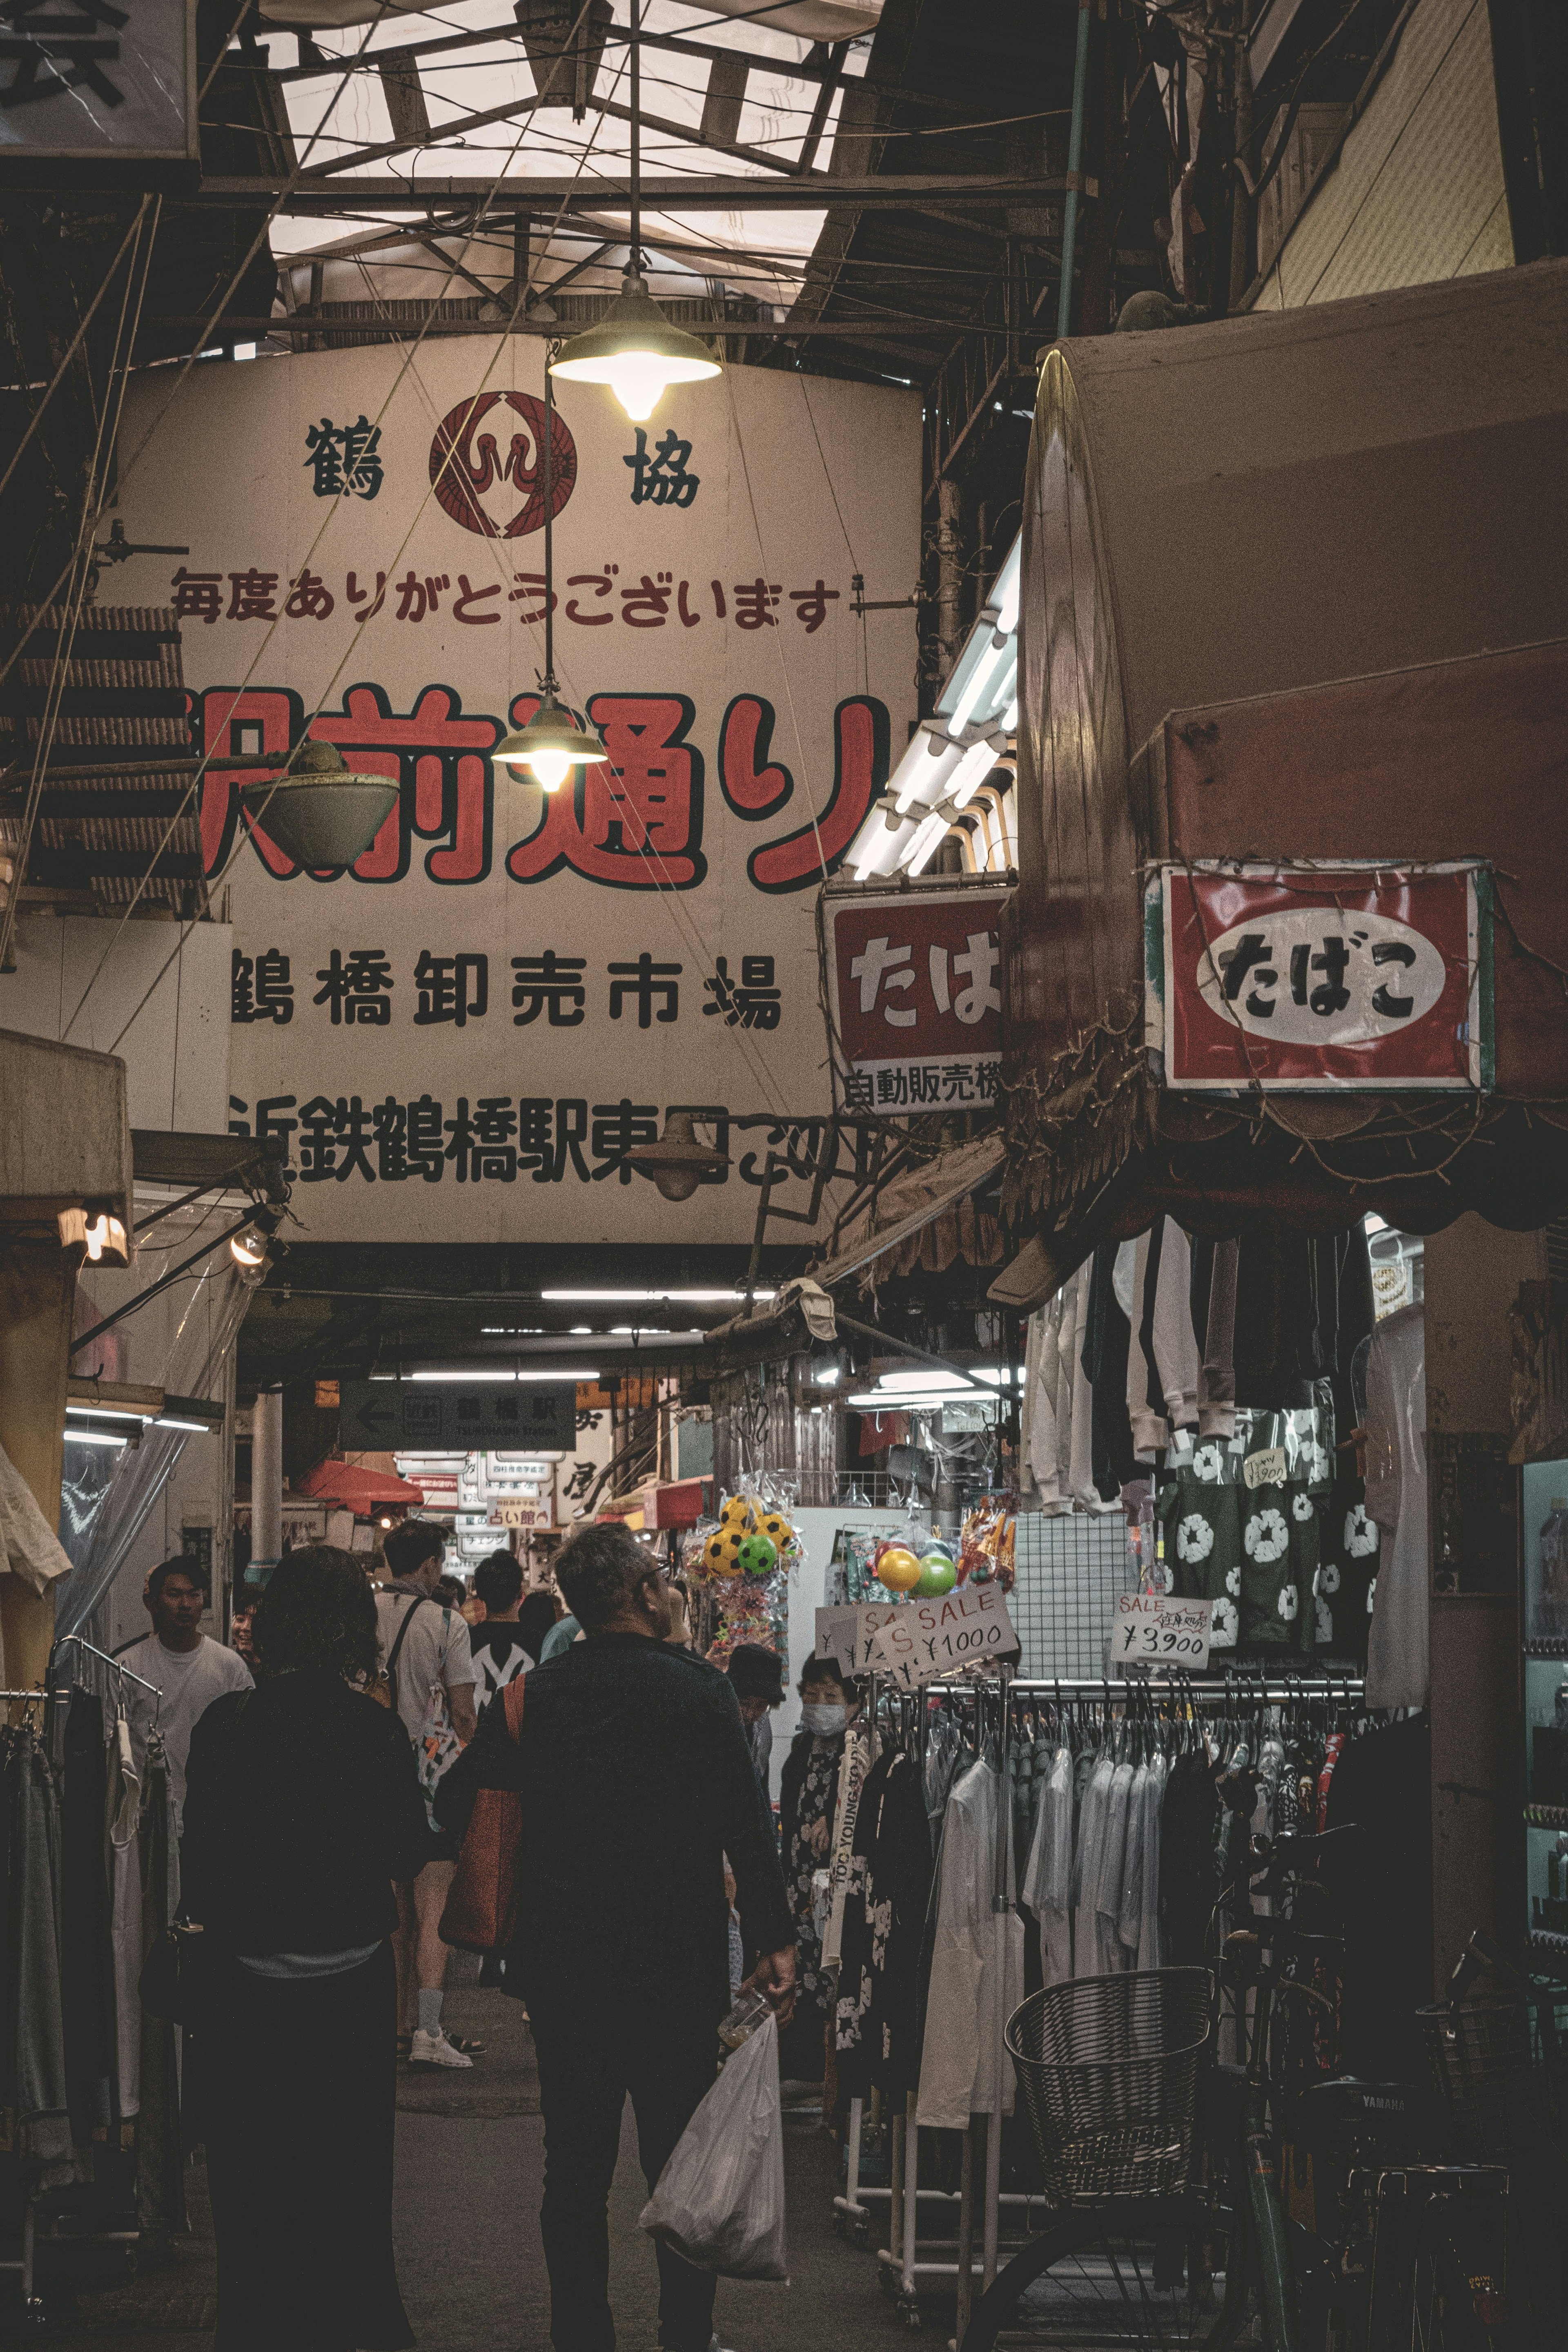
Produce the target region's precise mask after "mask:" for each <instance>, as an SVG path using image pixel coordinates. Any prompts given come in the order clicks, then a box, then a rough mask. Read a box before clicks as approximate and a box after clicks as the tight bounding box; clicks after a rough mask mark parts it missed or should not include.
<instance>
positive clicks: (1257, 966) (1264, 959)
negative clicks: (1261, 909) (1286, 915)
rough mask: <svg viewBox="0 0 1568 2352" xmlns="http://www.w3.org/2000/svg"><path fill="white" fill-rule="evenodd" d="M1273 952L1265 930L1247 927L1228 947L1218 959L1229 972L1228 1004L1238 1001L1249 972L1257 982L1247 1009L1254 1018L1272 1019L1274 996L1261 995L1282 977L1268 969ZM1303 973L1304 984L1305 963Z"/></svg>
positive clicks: (1227, 972) (1220, 964)
mask: <svg viewBox="0 0 1568 2352" xmlns="http://www.w3.org/2000/svg"><path fill="white" fill-rule="evenodd" d="M1269 954H1270V947H1269V940H1268V936H1267V934H1266V933H1265V932H1263V931H1243V932H1242V934H1241V937H1240V938H1239V940H1237V942H1236V945H1235V946H1234V947H1233V948H1230V949H1228V950H1227V951H1226V953H1225V954H1224V955H1222V956H1221V957H1220V958H1219V960H1218V961H1219V967H1220V970H1221V971H1223V972H1224V974H1225V1001H1226V1003H1228V1004H1234V1003H1235V1002H1236V1000H1237V998H1238V997H1239V995H1240V993H1241V992H1242V990H1243V989H1244V988H1245V987H1246V985H1247V980H1248V975H1249V973H1250V975H1251V977H1252V979H1253V981H1254V982H1255V983H1256V985H1255V986H1254V988H1253V990H1252V992H1251V994H1250V995H1249V997H1248V999H1247V1010H1248V1012H1249V1013H1251V1015H1252V1017H1253V1019H1254V1020H1259V1021H1267V1020H1270V1018H1271V1017H1272V1015H1273V1011H1274V1000H1273V998H1272V997H1271V996H1262V995H1260V993H1259V990H1260V989H1270V988H1274V987H1276V986H1277V985H1278V983H1279V978H1280V975H1279V973H1278V972H1277V971H1273V970H1271V969H1265V967H1266V966H1267V963H1268V958H1269ZM1301 977H1302V984H1303V986H1304V984H1305V967H1304V966H1303V968H1302V975H1301Z"/></svg>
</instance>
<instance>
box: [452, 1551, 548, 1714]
mask: <svg viewBox="0 0 1568 2352" xmlns="http://www.w3.org/2000/svg"><path fill="white" fill-rule="evenodd" d="M474 1590H475V1592H476V1594H477V1596H478V1598H479V1599H480V1600H481V1601H483V1602H484V1604H485V1616H484V1622H482V1623H481V1624H479V1625H477V1626H476V1627H475V1628H474V1630H473V1631H472V1632H471V1633H470V1634H469V1636H468V1640H469V1646H470V1647H471V1649H472V1651H473V1653H474V1673H475V1682H474V1704H475V1706H476V1708H477V1709H478V1711H479V1713H480V1714H481V1715H482V1714H483V1713H484V1711H485V1709H486V1707H487V1706H489V1704H490V1701H491V1700H492V1699H493V1698H494V1697H495V1696H496V1694H497V1691H504V1690H505V1689H506V1687H507V1684H508V1683H509V1682H515V1681H516V1680H517V1676H518V1675H526V1674H527V1672H528V1668H529V1667H530V1666H531V1665H532V1664H533V1663H534V1661H533V1658H532V1657H531V1656H530V1654H529V1653H528V1647H527V1644H526V1643H524V1640H523V1633H522V1626H521V1624H520V1623H519V1622H518V1612H519V1610H520V1608H521V1604H522V1596H523V1571H522V1570H521V1569H520V1568H519V1567H518V1565H517V1561H516V1559H514V1558H513V1556H512V1554H511V1553H510V1552H509V1551H492V1552H487V1553H486V1556H485V1558H484V1559H482V1560H481V1561H480V1562H479V1565H478V1567H477V1568H476V1570H474Z"/></svg>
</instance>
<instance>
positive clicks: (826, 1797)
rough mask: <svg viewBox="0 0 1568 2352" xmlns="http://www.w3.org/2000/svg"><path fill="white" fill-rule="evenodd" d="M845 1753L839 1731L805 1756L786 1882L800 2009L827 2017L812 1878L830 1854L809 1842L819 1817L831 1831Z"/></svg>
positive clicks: (813, 1744) (786, 1859) (786, 1860)
mask: <svg viewBox="0 0 1568 2352" xmlns="http://www.w3.org/2000/svg"><path fill="white" fill-rule="evenodd" d="M843 1752H844V1735H843V1733H842V1732H841V1731H840V1732H835V1733H833V1734H832V1735H831V1737H829V1738H825V1739H821V1738H813V1739H812V1741H811V1745H810V1751H809V1753H808V1755H807V1758H806V1774H805V1779H804V1780H803V1781H802V1782H801V1784H800V1803H799V1804H798V1805H797V1807H796V1809H795V1815H794V1819H793V1821H792V1822H791V1824H790V1830H789V1851H788V1852H787V1853H786V1854H785V1856H784V1885H785V1889H786V1892H787V1893H788V1895H789V1909H790V1911H791V1913H792V1914H793V1916H794V1920H795V1985H796V1998H797V2003H798V2005H799V2006H800V2007H805V2006H807V2005H810V2007H812V2008H814V2009H817V2010H819V2011H821V2012H822V2013H823V2014H824V2015H825V2014H826V2011H827V2006H828V1987H827V1986H826V1984H825V1983H824V1982H823V1979H822V1936H821V1927H819V1925H818V1922H817V1916H816V1910H815V1906H814V1903H813V1900H812V1894H811V1881H812V1878H813V1877H814V1876H815V1874H816V1873H817V1872H818V1871H819V1870H823V1869H825V1868H826V1867H827V1864H828V1854H827V1852H826V1850H824V1851H822V1852H821V1853H819V1852H818V1851H817V1850H816V1848H815V1847H813V1846H812V1845H811V1844H810V1842H809V1832H810V1830H811V1828H812V1827H813V1825H814V1824H815V1823H816V1822H821V1821H826V1822H827V1824H828V1828H829V1831H830V1832H831V1830H832V1825H833V1824H832V1814H833V1807H834V1799H835V1796H836V1792H837V1790H838V1782H839V1762H840V1759H841V1757H842V1755H843Z"/></svg>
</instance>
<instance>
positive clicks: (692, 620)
mask: <svg viewBox="0 0 1568 2352" xmlns="http://www.w3.org/2000/svg"><path fill="white" fill-rule="evenodd" d="M691 584H692V583H691V582H690V581H689V580H683V581H682V583H681V584H680V587H679V588H678V590H677V591H676V593H675V612H676V614H677V616H678V618H679V620H680V624H681V626H682V628H683V629H695V627H696V625H697V623H698V622H699V621H700V620H701V619H702V614H700V613H694V612H691V611H689V610H688V608H687V604H686V591H687V589H688V588H689V587H690V586H691Z"/></svg>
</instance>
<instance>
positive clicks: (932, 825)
mask: <svg viewBox="0 0 1568 2352" xmlns="http://www.w3.org/2000/svg"><path fill="white" fill-rule="evenodd" d="M947 829H948V817H947V812H946V809H936V810H934V811H933V813H932V814H931V815H930V816H928V817H927V818H926V820H925V824H923V825H922V826H921V827H920V830H919V831H918V833H916V835H915V838H914V840H913V841H912V842H911V843H910V845H909V848H908V851H907V853H906V854H905V856H904V861H903V862H904V872H905V873H906V874H907V875H908V876H909V877H911V879H912V880H913V878H914V877H915V875H916V874H924V873H925V869H926V867H927V866H929V865H930V863H931V860H932V859H933V858H934V857H935V856H936V852H937V850H938V848H939V847H940V846H941V844H942V840H943V837H944V835H946V832H947Z"/></svg>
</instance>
